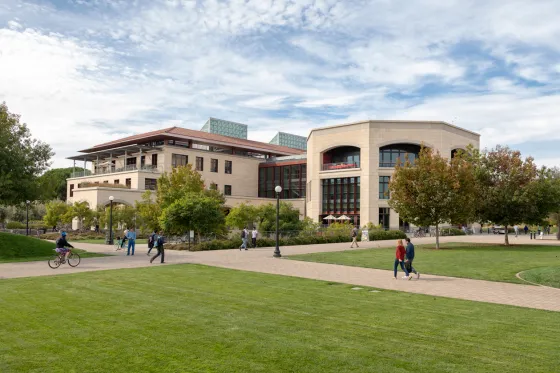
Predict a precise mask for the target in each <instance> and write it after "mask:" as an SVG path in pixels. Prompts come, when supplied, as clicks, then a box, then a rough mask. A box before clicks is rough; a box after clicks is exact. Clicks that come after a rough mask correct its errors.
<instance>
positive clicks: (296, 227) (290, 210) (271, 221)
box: [257, 202, 303, 233]
mask: <svg viewBox="0 0 560 373" xmlns="http://www.w3.org/2000/svg"><path fill="white" fill-rule="evenodd" d="M299 214H300V213H299V210H298V209H297V208H295V207H294V205H292V204H291V203H289V202H280V212H279V217H280V222H279V223H280V224H279V230H280V231H281V232H286V233H287V232H296V231H297V232H299V231H301V229H302V228H303V222H302V221H301V220H300V219H299ZM257 218H258V227H259V231H261V233H265V232H273V231H275V230H276V204H275V203H267V204H266V205H261V206H259V207H258V210H257Z"/></svg>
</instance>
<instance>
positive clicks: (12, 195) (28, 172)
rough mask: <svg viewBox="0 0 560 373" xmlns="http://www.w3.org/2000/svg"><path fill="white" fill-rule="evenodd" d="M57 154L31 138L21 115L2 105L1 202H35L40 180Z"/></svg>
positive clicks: (0, 142)
mask: <svg viewBox="0 0 560 373" xmlns="http://www.w3.org/2000/svg"><path fill="white" fill-rule="evenodd" d="M53 155H54V153H53V152H52V150H51V147H50V146H49V145H47V144H45V143H43V142H41V141H38V140H35V139H33V138H32V137H31V133H30V131H29V129H28V128H27V125H26V124H24V123H20V121H19V115H16V114H12V113H10V112H9V111H8V107H7V106H6V104H5V103H1V104H0V203H2V204H10V203H18V202H23V201H25V200H35V199H36V197H37V196H38V195H39V194H40V193H39V188H38V187H37V185H38V184H37V178H38V177H39V175H40V174H41V172H43V171H44V170H46V169H47V167H48V166H49V160H50V158H51V157H52V156H53Z"/></svg>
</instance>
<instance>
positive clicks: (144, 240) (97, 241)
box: [72, 238, 148, 245]
mask: <svg viewBox="0 0 560 373" xmlns="http://www.w3.org/2000/svg"><path fill="white" fill-rule="evenodd" d="M72 242H81V243H93V244H100V245H105V239H104V238H97V239H93V240H74V241H72ZM115 242H117V241H116V240H115ZM147 243H148V239H147V238H139V239H137V240H136V244H137V245H142V244H147ZM125 245H127V244H125Z"/></svg>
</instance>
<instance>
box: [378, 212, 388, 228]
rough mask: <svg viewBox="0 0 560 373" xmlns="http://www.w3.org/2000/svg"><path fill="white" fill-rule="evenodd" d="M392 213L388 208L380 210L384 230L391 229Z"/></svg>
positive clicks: (380, 221) (380, 220)
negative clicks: (390, 219)
mask: <svg viewBox="0 0 560 373" xmlns="http://www.w3.org/2000/svg"><path fill="white" fill-rule="evenodd" d="M390 211H391V209H389V208H388V207H380V208H379V224H381V226H382V227H383V228H384V229H389V218H390Z"/></svg>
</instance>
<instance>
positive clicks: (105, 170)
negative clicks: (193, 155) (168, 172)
mask: <svg viewBox="0 0 560 373" xmlns="http://www.w3.org/2000/svg"><path fill="white" fill-rule="evenodd" d="M129 171H143V172H153V173H160V172H161V169H160V168H159V167H158V166H155V165H144V166H137V165H127V166H124V167H119V168H115V167H112V166H111V167H97V168H95V170H94V172H93V173H92V172H91V171H90V170H85V171H76V172H72V177H82V176H97V175H107V174H114V173H117V172H129Z"/></svg>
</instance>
